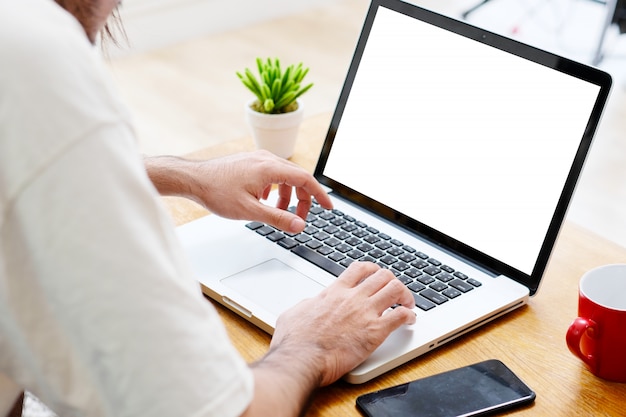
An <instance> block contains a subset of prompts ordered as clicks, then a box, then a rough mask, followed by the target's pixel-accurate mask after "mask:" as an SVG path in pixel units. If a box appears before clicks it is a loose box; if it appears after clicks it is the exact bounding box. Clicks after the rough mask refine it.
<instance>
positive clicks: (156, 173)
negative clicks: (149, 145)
mask: <svg viewBox="0 0 626 417" xmlns="http://www.w3.org/2000/svg"><path fill="white" fill-rule="evenodd" d="M197 164H198V162H197V161H192V160H189V159H184V158H181V157H177V156H153V157H144V166H145V168H146V172H147V174H148V177H149V178H150V181H152V184H153V185H154V186H155V188H156V189H157V191H158V192H159V194H161V195H163V196H172V197H185V198H188V199H191V200H194V201H196V202H199V201H197V199H196V198H195V196H197V195H200V192H199V190H198V188H202V185H201V184H200V183H199V182H198V181H197V179H196V175H195V171H196V168H197V167H196V165H197ZM205 183H206V181H205ZM199 203H201V202H199Z"/></svg>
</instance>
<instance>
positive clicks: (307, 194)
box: [296, 177, 333, 209]
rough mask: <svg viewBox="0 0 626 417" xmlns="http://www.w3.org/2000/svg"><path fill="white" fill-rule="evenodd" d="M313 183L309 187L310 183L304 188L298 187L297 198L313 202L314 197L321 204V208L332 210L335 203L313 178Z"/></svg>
mask: <svg viewBox="0 0 626 417" xmlns="http://www.w3.org/2000/svg"><path fill="white" fill-rule="evenodd" d="M311 179H312V180H313V182H312V183H311V184H310V185H309V184H308V183H306V184H305V186H302V187H296V196H297V197H298V200H301V201H306V200H311V197H314V198H315V200H316V201H317V202H318V203H319V204H320V206H322V207H324V208H325V209H332V208H333V202H332V201H331V199H330V196H329V195H328V194H327V193H326V191H324V188H323V187H322V185H321V184H320V183H319V182H317V181H316V180H315V178H313V177H311Z"/></svg>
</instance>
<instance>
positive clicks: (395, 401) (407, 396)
mask: <svg viewBox="0 0 626 417" xmlns="http://www.w3.org/2000/svg"><path fill="white" fill-rule="evenodd" d="M534 400H535V393H534V392H533V391H532V390H531V389H530V388H529V387H528V386H527V385H526V384H524V383H523V382H522V381H521V380H520V379H519V378H518V377H517V376H516V375H515V374H514V373H513V372H512V371H511V370H510V369H509V368H508V367H506V365H504V364H503V363H502V362H500V361H499V360H495V359H491V360H488V361H484V362H480V363H477V364H474V365H469V366H465V367H463V368H458V369H454V370H451V371H448V372H444V373H441V374H437V375H432V376H429V377H426V378H422V379H418V380H416V381H413V382H409V383H406V384H402V385H398V386H395V387H391V388H386V389H383V390H380V391H376V392H371V393H369V394H364V395H361V396H360V397H358V398H357V400H356V402H357V406H358V407H359V409H360V410H361V411H362V412H363V413H364V414H365V415H366V416H368V417H398V416H403V417H407V416H415V417H458V416H478V415H486V414H491V413H493V412H496V411H501V410H504V409H509V408H512V407H515V406H518V405H522V404H528V403H531V402H533V401H534Z"/></svg>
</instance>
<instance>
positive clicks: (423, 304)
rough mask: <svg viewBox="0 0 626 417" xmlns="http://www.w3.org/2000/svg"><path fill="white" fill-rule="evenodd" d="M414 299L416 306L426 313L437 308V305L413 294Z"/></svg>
mask: <svg viewBox="0 0 626 417" xmlns="http://www.w3.org/2000/svg"><path fill="white" fill-rule="evenodd" d="M413 298H414V299H415V305H416V306H417V307H419V308H421V309H422V310H424V311H428V310H430V309H432V308H435V307H437V304H435V303H432V302H430V301H428V300H427V299H425V298H424V297H422V296H421V295H419V294H416V293H413Z"/></svg>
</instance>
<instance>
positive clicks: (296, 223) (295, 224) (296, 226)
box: [289, 217, 306, 232]
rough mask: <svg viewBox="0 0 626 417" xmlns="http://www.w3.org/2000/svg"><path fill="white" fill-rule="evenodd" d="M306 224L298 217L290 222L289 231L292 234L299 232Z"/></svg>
mask: <svg viewBox="0 0 626 417" xmlns="http://www.w3.org/2000/svg"><path fill="white" fill-rule="evenodd" d="M305 226H306V223H305V222H304V220H302V219H301V218H300V217H296V218H294V219H293V220H292V221H291V224H290V227H289V229H290V230H291V231H292V232H301V231H303V230H304V227H305Z"/></svg>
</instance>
